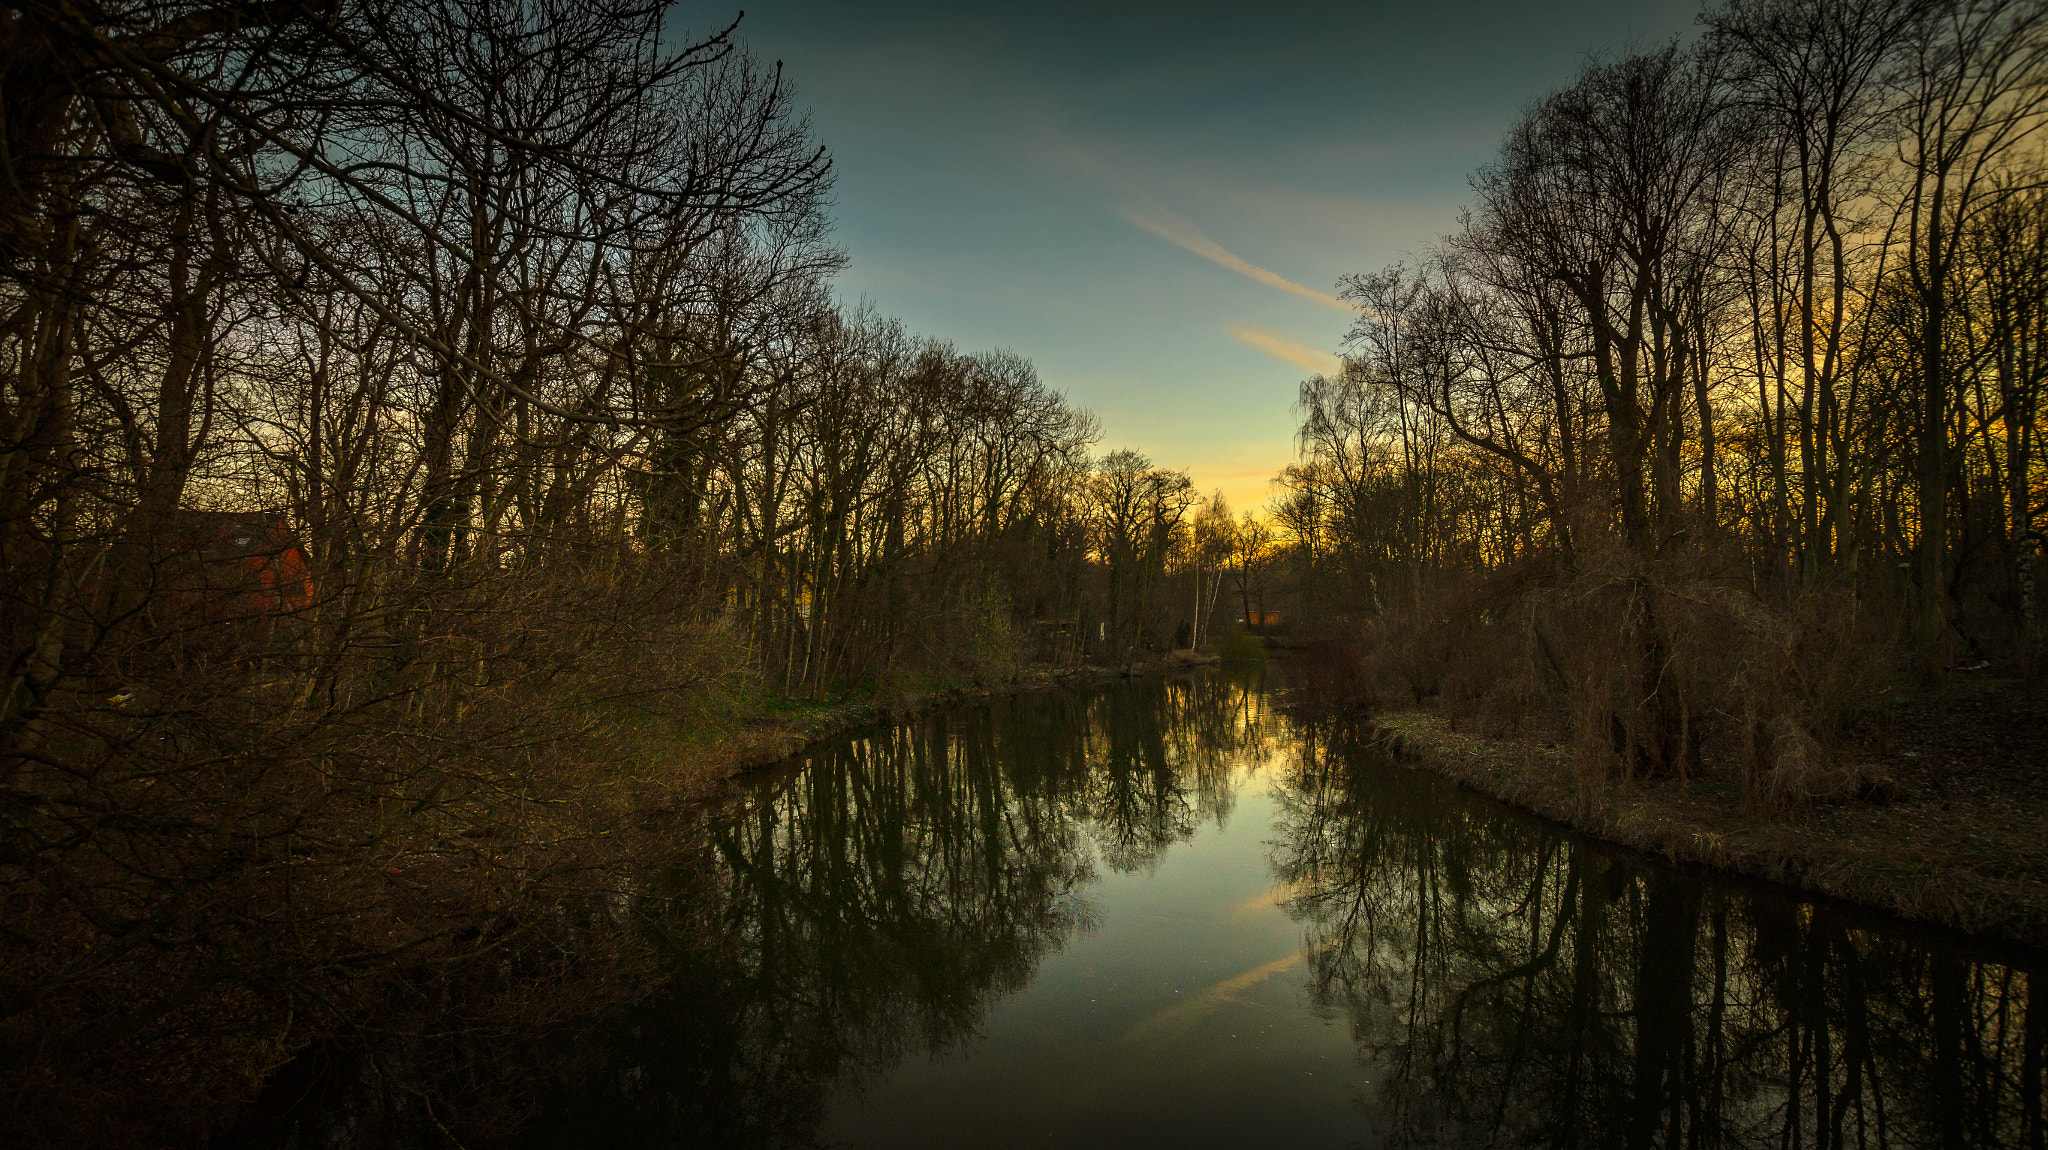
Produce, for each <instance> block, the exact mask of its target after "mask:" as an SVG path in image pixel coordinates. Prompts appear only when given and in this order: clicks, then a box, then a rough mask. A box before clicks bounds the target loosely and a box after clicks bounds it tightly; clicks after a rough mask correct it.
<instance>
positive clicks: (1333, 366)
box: [1230, 323, 1344, 375]
mask: <svg viewBox="0 0 2048 1150" xmlns="http://www.w3.org/2000/svg"><path fill="white" fill-rule="evenodd" d="M1230 338H1232V339H1234V340H1236V341H1237V342H1239V343H1241V344H1243V345H1245V346H1246V347H1249V348H1252V349H1253V350H1255V351H1262V352H1265V353H1266V354H1267V355H1270V356H1272V357H1273V358H1274V359H1277V360H1279V361H1280V362H1281V363H1291V364H1293V365H1294V366H1296V367H1298V368H1300V369H1302V370H1303V371H1312V372H1315V373H1316V374H1317V375H1336V374H1337V373H1338V372H1340V371H1342V370H1344V361H1343V360H1340V359H1338V358H1337V357H1336V356H1334V355H1331V354H1330V353H1329V352H1327V351H1324V350H1323V349H1321V348H1319V347H1315V346H1313V345H1310V344H1306V343H1303V342H1301V341H1300V340H1298V339H1293V338H1290V337H1288V336H1284V335H1281V334H1280V333H1279V332H1277V331H1274V330H1273V329H1271V328H1265V327H1258V326H1256V325H1254V324H1248V323H1239V324H1232V325H1231V326H1230Z"/></svg>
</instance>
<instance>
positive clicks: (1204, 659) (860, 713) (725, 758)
mask: <svg viewBox="0 0 2048 1150" xmlns="http://www.w3.org/2000/svg"><path fill="white" fill-rule="evenodd" d="M1220 661H1221V660H1220V659H1219V658H1218V656H1216V655H1210V654H1198V653H1189V652H1187V651H1173V652H1170V653H1168V654H1165V655H1162V656H1159V657H1158V658H1155V659H1150V660H1146V661H1142V662H1133V663H1130V664H1127V665H1125V666H1121V667H1102V666H1079V667H1059V668H1054V667H1043V666H1029V667H1024V668H1022V669H1020V670H1018V671H1016V672H1015V673H1014V674H1011V675H1008V676H1005V677H1003V678H1000V679H995V680H987V681H982V680H963V681H958V682H948V681H943V680H942V681H937V682H931V683H926V684H922V685H919V686H916V687H912V688H909V689H899V690H895V691H889V692H883V693H877V694H869V695H856V696H852V697H848V698H844V699H839V700H804V701H796V700H761V701H758V702H757V703H755V704H754V705H752V706H749V707H745V708H739V709H736V710H735V711H733V712H732V713H729V714H727V715H724V716H721V717H718V718H714V719H710V720H707V721H704V722H702V723H700V724H699V725H697V726H696V727H694V728H692V729H689V730H685V731H681V732H678V734H679V735H680V736H681V737H682V738H683V739H684V740H685V743H684V746H685V747H686V748H687V750H686V753H687V754H688V755H689V756H690V757H691V758H692V759H694V760H695V761H696V762H697V763H698V764H699V766H698V768H697V770H696V772H695V773H696V774H698V775H699V776H700V777H703V778H707V779H729V778H733V777H735V776H738V775H742V774H745V773H746V772H748V771H753V770H759V769H760V768H763V767H767V766H771V765H773V764H775V763H778V762H780V761H782V760H783V759H786V758H788V757H789V756H791V755H794V754H796V753H797V752H799V751H801V750H803V749H804V748H805V747H807V746H810V745H811V744H813V743H816V742H820V741H822V740H825V739H829V738H832V737H833V736H835V735H841V734H845V733H846V732H848V731H853V730H858V729H859V728H861V727H866V726H872V725H874V724H876V723H884V722H889V721H891V720H894V719H899V718H902V717H905V716H908V715H916V714H921V713H923V712H926V711H931V710H939V709H944V708H946V707H952V706H957V705H959V704H961V703H967V702H972V701H974V700H976V699H990V698H996V697H999V696H1003V695H1015V694H1022V693H1024V692H1028V691H1046V690H1055V689H1058V688H1062V687H1073V686H1082V685H1086V684H1089V683H1100V682H1108V681H1111V680H1116V679H1123V678H1130V677H1133V676H1137V675H1149V674H1159V673H1162V672H1167V671H1176V670H1184V669H1187V668H1191V667H1202V666H1210V665H1213V664H1215V663H1217V662H1220ZM666 753H668V754H671V755H672V754H674V753H675V749H674V747H669V748H667V750H666Z"/></svg>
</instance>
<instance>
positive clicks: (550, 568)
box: [0, 0, 1220, 1138]
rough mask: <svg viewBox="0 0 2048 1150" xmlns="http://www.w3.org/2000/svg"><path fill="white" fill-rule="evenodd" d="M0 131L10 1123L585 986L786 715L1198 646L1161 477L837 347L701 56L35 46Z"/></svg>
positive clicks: (465, 32)
mask: <svg viewBox="0 0 2048 1150" xmlns="http://www.w3.org/2000/svg"><path fill="white" fill-rule="evenodd" d="M722 19H723V18H721V20H722ZM0 108H4V110H5V111H4V117H0V131H4V133H5V136H4V141H0V142H4V144H5V150H4V153H0V166H4V171H0V176H4V178H0V268H4V274H0V477H4V478H0V568H4V572H5V578H4V582H0V647H4V659H5V663H6V668H7V679H6V686H5V695H4V700H0V764H4V766H0V769H4V772H5V778H4V782H0V907H4V914H5V916H6V917H5V922H6V923H7V927H6V937H5V940H4V942H0V1064H4V1066H5V1067H6V1079H7V1085H6V1086H5V1087H4V1088H0V1098H4V1102H0V1106H4V1108H5V1110H6V1111H7V1112H8V1113H10V1114H14V1115H24V1114H30V1113H34V1114H42V1115H45V1116H46V1117H47V1116H49V1115H65V1116H68V1117H67V1119H66V1121H70V1120H72V1119H82V1120H89V1121H90V1122H101V1123H105V1124H108V1126H109V1128H118V1129H128V1130H135V1129H141V1128H143V1127H145V1126H150V1125H159V1124H160V1125H162V1126H164V1127H165V1128H176V1129H185V1128H187V1127H188V1126H189V1125H190V1123H192V1122H203V1120H204V1119H203V1116H204V1115H206V1114H208V1113H213V1112H216V1111H217V1110H218V1109H219V1104H220V1103H221V1101H222V1100H224V1099H226V1100H231V1099H233V1098H234V1097H237V1096H238V1095H239V1093H240V1092H242V1091H244V1090H246V1088H247V1086H248V1084H249V1083H251V1082H253V1081H255V1080H256V1079H258V1078H260V1077H261V1076H262V1075H263V1074H265V1073H267V1071H268V1070H269V1068H270V1067H272V1066H273V1065H275V1064H276V1062H277V1061H278V1060H279V1059H280V1058H281V1057H282V1056H283V1055H284V1054H286V1053H288V1052H289V1051H290V1050H292V1049H295V1048H296V1047H297V1046H298V1045H299V1044H301V1043H303V1042H304V1041H306V1040H307V1038H308V1036H309V1035H317V1034H322V1033H328V1032H331V1031H333V1030H334V1029H336V1028H345V1027H347V1026H352V1025H359V1024H361V1023H362V1020H363V1019H365V1018H368V1017H373V1016H377V1015H378V1014H379V1012H382V1011H388V1010H389V1009H391V1003H392V1002H393V1001H401V1000H402V1001H405V1002H409V1003H413V1004H414V1005H417V1003H419V1002H421V1001H429V1000H432V999H433V998H434V997H435V995H436V993H438V992H437V991H436V990H434V987H435V986H437V985H440V982H438V981H437V980H444V979H446V980H459V979H461V978H464V977H470V976H475V977H478V978H482V977H485V976H484V975H482V974H481V973H479V971H481V970H484V969H487V968H488V966H489V962H490V959H489V956H490V955H492V954H493V953H494V952H495V948H497V947H499V946H501V945H505V941H506V939H508V938H511V937H519V936H523V935H530V934H534V933H536V932H537V933H539V934H542V935H547V934H549V933H550V932H555V933H559V934H561V935H562V936H563V937H564V939H565V941H564V944H563V946H564V949H563V950H561V951H560V952H559V953H560V954H562V955H575V954H577V953H579V952H578V950H577V948H578V947H582V948H584V949H585V950H586V951H587V952H588V954H589V956H590V958H589V961H605V959H603V958H602V955H603V954H604V953H606V951H605V947H603V946H601V945H596V944H591V943H589V941H588V939H587V938H585V936H584V934H583V933H581V930H582V928H581V927H577V926H575V925H574V924H573V923H571V922H570V921H569V920H570V919H573V918H574V916H572V915H563V914H557V913H554V912H551V911H547V910H544V909H542V908H547V907H550V906H553V905H555V903H556V901H557V900H566V903H565V905H581V904H582V903H583V902H584V900H586V899H587V897H588V892H587V891H585V890H584V889H583V888H582V887H581V886H579V885H578V884H579V883H582V882H584V881H585V878H584V877H579V876H588V875H590V874H592V873H596V872H599V871H601V870H603V869H604V868H605V867H608V866H611V865H613V864H614V863H615V862H616V861H617V860H618V859H619V858H620V857H622V856H623V855H625V854H626V853H629V852H630V851H631V850H632V849H634V845H635V840H634V836H635V835H636V834H637V833H638V831H637V830H636V824H635V823H634V822H633V820H632V817H631V816H632V814H633V813H634V812H636V811H638V810H640V809H642V808H644V807H648V806H650V805H651V806H654V807H660V806H664V805H667V804H670V803H672V802H674V801H676V796H677V794H678V793H679V792H680V790H681V789H682V788H684V787H686V786H687V785H688V784H690V783H691V782H692V781H693V780H697V779H698V776H699V774H701V772H700V771H699V770H698V761H699V760H700V759H702V758H704V757H705V751H706V747H705V745H704V744H705V743H706V742H707V741H708V740H709V739H710V736H708V735H705V734H704V732H705V731H706V730H713V731H715V730H718V729H729V728H730V725H731V723H733V722H735V721H739V720H743V719H744V718H745V717H746V716H747V715H748V714H751V713H758V712H759V711H760V710H761V709H763V708H765V707H767V706H769V705H772V702H773V700H775V699H777V698H783V697H789V696H803V697H811V698H816V697H831V696H834V695H837V694H841V693H844V692H848V691H854V690H873V691H890V690H898V689H904V688H915V687H917V686H918V685H919V684H921V683H933V682H944V681H948V680H952V679H961V678H968V677H976V678H992V677H1000V676H1002V675H1006V674H1009V673H1012V672H1014V671H1015V670H1017V669H1018V666H1019V664H1021V663H1023V662H1026V661H1028V660H1030V659H1033V658H1039V659H1045V660H1052V661H1062V662H1075V661H1080V660H1083V659H1089V658H1095V659H1103V660H1110V659H1117V660H1122V659H1128V658H1130V657H1132V655H1133V654H1134V653H1137V652H1141V651H1148V650H1156V649H1159V648H1162V647H1164V646H1166V645H1167V644H1169V643H1171V642H1173V641H1175V639H1176V638H1180V639H1181V641H1183V642H1186V643H1192V642H1193V641H1194V638H1195V636H1194V635H1193V634H1192V632H1193V631H1194V629H1195V628H1194V627H1193V622H1194V614H1195V612H1196V611H1197V610H1198V609H1199V607H1200V605H1201V604H1202V603H1203V602H1204V600H1203V597H1202V593H1201V591H1200V590H1199V589H1196V588H1195V586H1194V584H1195V583H1196V582H1197V576H1196V574H1194V573H1193V569H1192V568H1190V569H1189V571H1188V572H1183V567H1185V566H1186V564H1185V563H1184V562H1183V561H1182V560H1181V559H1180V558H1178V556H1179V555H1180V554H1181V552H1182V551H1184V550H1185V542H1184V541H1185V539H1186V538H1188V524H1189V523H1191V522H1192V519H1191V518H1190V512H1191V511H1192V504H1193V498H1192V494H1191V492H1190V491H1189V488H1188V484H1187V481H1186V478H1185V477H1184V476H1182V475H1180V474H1179V473H1176V472H1172V471H1167V470H1163V469H1159V468H1155V467H1153V466H1152V465H1151V464H1150V462H1149V461H1147V460H1145V459H1144V458H1143V457H1142V456H1139V455H1137V454H1135V453H1132V452H1118V453H1114V454H1111V455H1108V456H1107V457H1105V458H1103V459H1100V460H1096V459H1093V458H1091V456H1090V454H1089V450H1090V448H1091V446H1092V444H1093V442H1094V440H1095V430H1094V424H1093V421H1092V420H1091V419H1090V417H1088V416H1087V415H1086V414H1085V413H1083V412H1080V411H1078V410H1076V409H1074V408H1073V407H1071V406H1069V405H1068V404H1067V403H1066V402H1065V401H1064V400H1063V399H1062V397H1061V396H1060V395H1058V394H1057V393H1056V392H1054V391H1053V390H1051V389H1050V388H1048V387H1047V386H1046V385H1045V384H1044V383H1042V382H1041V381H1040V380H1039V379H1038V378H1037V376H1036V374H1035V373H1034V371H1033V369H1032V367H1031V365H1030V363H1029V362H1027V361H1025V360H1024V359H1021V358H1019V357H1017V356H1015V355H1011V354H1007V353H990V354H977V355H968V354H963V353H961V352H959V351H957V350H955V349H953V348H952V347H950V346H948V345H947V344H945V343H944V342H942V341H939V340H935V339H931V338H926V337H921V336H916V335H913V334H910V333H907V332H905V331H904V330H903V329H902V328H901V327H900V326H899V325H897V324H895V323H893V322H890V321H888V320H885V319H882V318H879V317H877V316H875V315H872V314H870V313H868V312H867V311H864V310H860V309H848V308H845V307H842V306H840V305H838V304H836V303H835V302H834V300H833V298H832V296H831V294H830V276H831V274H832V273H833V272H834V271H835V270H836V269H837V268H838V267H839V266H840V265H841V263H842V257H841V256H840V254H839V253H838V252H837V251H835V250H834V249H833V248H832V247H831V245H830V243H829V240H828V236H827V226H826V225H827V220H826V215H825V209H826V195H827V193H828V191H829V187H830V165H829V162H828V157H827V156H826V154H825V152H824V151H823V150H822V149H821V148H820V146H819V144H818V143H817V141H816V140H814V139H813V137H812V135H811V132H810V130H809V127H808V124H807V123H806V121H805V119H804V116H803V114H802V113H801V111H800V109H799V107H798V106H797V104H796V103H795V100H794V96H793V94H792V90H791V88H790V86H789V85H788V83H787V82H786V81H785V80H784V78H783V76H782V72H781V68H780V66H779V65H773V66H771V65H767V64H764V63H763V62H761V61H758V60H756V59H754V58H753V57H752V56H750V55H749V54H748V53H747V51H746V50H745V48H744V47H743V45H742V44H741V43H740V41H739V40H738V39H736V29H735V27H734V26H724V27H720V26H718V25H717V24H714V25H713V26H712V27H711V30H710V31H708V32H704V31H699V32H697V33H694V34H686V33H684V32H682V31H680V30H678V29H675V28H673V27H670V26H669V25H668V24H667V23H665V11H664V6H663V5H661V4H658V3H643V2H640V0H597V2H595V3H585V2H576V3H569V2H555V0H549V2H543V3H538V4H531V3H514V2H511V0H446V2H434V3H416V2H411V0H405V2H400V0H304V2H299V0H279V2H277V3H249V4H242V3H222V2H217V0H136V2H132V3H118V4H113V5H98V6H94V5H88V6H83V7H79V6H69V7H67V6H61V5H58V6H52V5H46V4H28V5H24V6H17V7H16V8H13V9H10V10H9V13H8V14H7V16H6V17H5V19H4V21H0ZM1184 521H1185V522H1184ZM1170 564H1171V566H1169V565H1170ZM1209 566H1210V567H1211V568H1215V567H1218V566H1220V564H1219V563H1215V562H1212V563H1210V564H1209ZM1202 578H1204V579H1206V580H1207V583H1208V585H1209V590H1208V595H1207V600H1206V601H1207V602H1208V603H1209V604H1210V605H1212V606H1213V603H1214V602H1215V598H1216V593H1215V579H1214V577H1213V575H1204V576H1202ZM1182 624H1187V626H1186V627H1185V628H1183V626H1182ZM1183 631H1185V632H1186V633H1185V634H1177V633H1180V632H1183ZM764 700H765V701H764ZM750 709H751V710H750ZM736 717H737V718H736ZM720 724H724V725H725V726H724V727H721V726H720ZM679 738H687V739H688V740H694V741H685V742H678V741H677V740H678V739H679ZM578 940H580V941H578ZM564 961H565V962H568V963H569V964H570V965H575V964H576V963H577V962H580V961H584V960H582V959H576V958H567V959H564ZM465 972H467V973H465ZM393 980H396V981H393ZM394 995H395V996H396V998H395V999H394V997H393V996H394ZM138 1083H153V1084H154V1085H153V1086H151V1087H150V1088H149V1089H142V1088H140V1087H138V1086H137V1085H136V1084H138ZM180 1107H189V1108H190V1109H189V1110H185V1109H180ZM195 1116H198V1117H195ZM124 1123H128V1124H131V1125H128V1126H123V1125H122V1124H124ZM9 1125H10V1126H11V1127H16V1128H22V1127H26V1128H33V1129H46V1130H49V1131H50V1132H51V1133H50V1134H49V1135H48V1136H49V1137H52V1138H56V1137H59V1136H60V1135H61V1132H62V1130H63V1129H64V1128H65V1127H64V1125H63V1123H61V1122H54V1120H53V1121H52V1122H44V1121H42V1120H29V1119H23V1120H22V1121H20V1122H10V1123H9Z"/></svg>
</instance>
